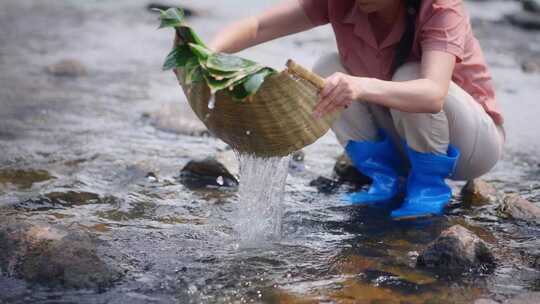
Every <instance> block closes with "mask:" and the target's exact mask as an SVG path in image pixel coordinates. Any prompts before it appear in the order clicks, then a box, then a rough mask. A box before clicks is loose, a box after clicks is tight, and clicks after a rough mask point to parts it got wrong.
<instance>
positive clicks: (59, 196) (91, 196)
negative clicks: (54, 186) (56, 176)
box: [15, 191, 111, 211]
mask: <svg viewBox="0 0 540 304" xmlns="http://www.w3.org/2000/svg"><path fill="white" fill-rule="evenodd" d="M110 200H111V198H110V197H106V198H101V197H100V196H99V195H97V194H95V193H91V192H84V191H66V192H50V193H47V194H45V195H42V196H39V197H37V198H32V199H29V200H27V201H24V202H21V203H19V204H17V205H15V208H16V209H20V210H28V211H40V210H50V209H62V208H66V207H68V208H69V207H74V206H84V205H90V204H107V203H109V202H110Z"/></svg>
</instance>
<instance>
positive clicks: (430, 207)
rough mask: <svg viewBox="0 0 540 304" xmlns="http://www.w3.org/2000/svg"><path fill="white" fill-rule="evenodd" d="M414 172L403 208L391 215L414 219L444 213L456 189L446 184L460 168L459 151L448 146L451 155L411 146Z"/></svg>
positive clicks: (412, 169) (394, 217)
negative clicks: (417, 150)
mask: <svg viewBox="0 0 540 304" xmlns="http://www.w3.org/2000/svg"><path fill="white" fill-rule="evenodd" d="M407 154H408V155H409V160H410V162H411V166H412V168H411V171H410V173H409V178H408V180H407V195H406V197H405V201H404V202H403V205H402V206H401V208H399V209H397V210H394V211H393V212H392V214H391V216H392V218H393V219H396V220H412V219H419V218H425V217H431V216H438V215H442V214H443V212H444V208H445V207H446V205H447V204H448V202H449V201H450V199H451V198H452V189H451V188H450V187H449V186H448V185H447V184H446V182H445V179H446V178H447V177H449V176H450V175H451V174H452V173H453V172H454V169H455V167H456V164H457V161H458V159H459V155H460V154H459V150H458V149H457V148H455V147H454V146H452V145H450V146H449V147H448V153H447V155H437V154H433V153H420V152H416V151H414V150H412V149H411V148H409V147H407Z"/></svg>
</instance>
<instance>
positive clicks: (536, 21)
mask: <svg viewBox="0 0 540 304" xmlns="http://www.w3.org/2000/svg"><path fill="white" fill-rule="evenodd" d="M506 19H507V20H508V21H510V23H511V24H513V25H515V26H518V27H521V28H523V29H526V30H540V14H535V13H531V12H517V13H514V14H511V15H507V16H506Z"/></svg>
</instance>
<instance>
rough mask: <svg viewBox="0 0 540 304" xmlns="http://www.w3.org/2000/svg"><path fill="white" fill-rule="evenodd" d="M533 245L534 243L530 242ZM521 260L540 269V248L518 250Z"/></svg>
mask: <svg viewBox="0 0 540 304" xmlns="http://www.w3.org/2000/svg"><path fill="white" fill-rule="evenodd" d="M532 246H534V244H532ZM519 254H520V256H521V260H522V261H523V263H524V264H526V265H527V266H529V267H532V268H535V269H539V270H540V248H538V247H530V248H524V249H522V250H520V251H519Z"/></svg>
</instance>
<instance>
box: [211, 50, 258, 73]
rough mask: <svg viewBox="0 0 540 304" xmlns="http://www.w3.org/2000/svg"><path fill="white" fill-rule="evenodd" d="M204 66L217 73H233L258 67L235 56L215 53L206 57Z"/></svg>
mask: <svg viewBox="0 0 540 304" xmlns="http://www.w3.org/2000/svg"><path fill="white" fill-rule="evenodd" d="M206 66H207V67H208V68H210V69H213V70H217V71H223V72H235V71H239V70H244V69H247V68H250V67H254V66H260V65H259V64H258V63H256V62H253V61H251V60H247V59H244V58H240V57H237V56H233V55H229V54H223V53H215V54H212V55H211V56H209V57H208V61H207V62H206Z"/></svg>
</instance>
